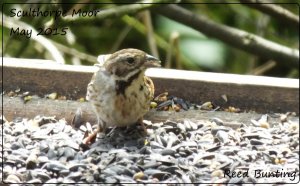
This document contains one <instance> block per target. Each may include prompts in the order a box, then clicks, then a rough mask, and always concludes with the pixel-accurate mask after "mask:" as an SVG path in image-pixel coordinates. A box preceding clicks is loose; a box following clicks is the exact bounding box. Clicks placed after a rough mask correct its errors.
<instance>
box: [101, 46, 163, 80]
mask: <svg viewBox="0 0 300 186" xmlns="http://www.w3.org/2000/svg"><path fill="white" fill-rule="evenodd" d="M160 63H161V62H160V60H158V59H157V58H155V57H153V56H151V55H148V54H146V53H145V52H143V51H141V50H138V49H132V48H130V49H123V50H119V51H117V52H115V53H113V54H111V55H110V56H109V57H108V58H107V59H106V60H105V62H104V63H103V67H104V68H105V69H106V70H107V71H108V72H109V73H110V74H112V75H114V76H115V78H116V79H118V80H124V81H126V80H128V79H129V78H130V77H131V76H133V75H136V74H139V73H141V72H142V73H144V72H145V70H146V69H147V68H149V67H160Z"/></svg>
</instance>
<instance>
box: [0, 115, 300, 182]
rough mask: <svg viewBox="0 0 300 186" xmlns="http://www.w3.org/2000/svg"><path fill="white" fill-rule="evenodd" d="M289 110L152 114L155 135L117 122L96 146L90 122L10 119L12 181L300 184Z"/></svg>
mask: <svg viewBox="0 0 300 186" xmlns="http://www.w3.org/2000/svg"><path fill="white" fill-rule="evenodd" d="M283 116H284V115H281V117H280V115H278V118H276V122H272V123H269V121H268V118H269V117H271V116H270V115H263V116H262V117H261V118H256V119H255V120H254V119H253V120H250V121H249V122H248V123H241V124H240V127H239V128H237V129H233V128H229V127H227V126H225V125H223V124H224V123H223V121H222V118H212V119H210V120H203V121H191V120H187V119H183V120H182V121H180V122H174V121H165V122H161V123H151V122H150V121H144V122H145V125H146V127H147V132H148V134H147V135H145V134H143V132H141V129H140V127H139V126H133V127H129V128H115V129H110V130H109V131H107V134H98V136H97V139H96V141H95V142H94V143H92V144H91V145H89V146H87V145H83V144H82V140H83V138H84V135H85V133H86V131H91V130H93V128H94V127H92V126H91V125H90V124H89V123H86V124H85V125H84V126H81V127H80V128H79V129H74V128H72V127H71V126H70V125H68V123H67V122H66V121H65V120H63V119H61V120H57V119H55V118H53V117H40V116H37V117H35V118H34V119H26V118H18V119H15V120H14V121H11V122H8V121H6V120H5V119H4V118H2V119H1V123H2V126H3V127H2V129H1V130H3V131H1V133H2V132H3V134H4V136H3V140H4V141H3V147H2V148H3V154H1V158H2V161H3V170H1V171H3V176H4V177H3V180H4V181H5V182H8V183H57V184H59V183H66V184H72V183H111V184H115V183H165V184H167V183H181V184H184V183H296V182H298V181H299V118H298V117H292V119H290V117H283ZM272 117H275V116H272ZM1 153H2V152H1ZM1 169H2V168H1Z"/></svg>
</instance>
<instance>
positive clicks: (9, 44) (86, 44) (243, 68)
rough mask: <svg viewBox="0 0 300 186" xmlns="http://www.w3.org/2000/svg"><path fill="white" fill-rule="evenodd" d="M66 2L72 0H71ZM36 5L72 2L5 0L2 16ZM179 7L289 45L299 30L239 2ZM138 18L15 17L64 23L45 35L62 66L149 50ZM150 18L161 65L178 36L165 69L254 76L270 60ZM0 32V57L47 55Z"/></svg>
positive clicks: (291, 71)
mask: <svg viewBox="0 0 300 186" xmlns="http://www.w3.org/2000/svg"><path fill="white" fill-rule="evenodd" d="M72 2H73V3H76V2H78V1H77V0H73V1H72ZM99 2H100V1H99ZM187 2H189V1H187ZM204 2H207V3H212V2H214V3H217V2H219V1H217V0H215V1H208V0H207V1H204ZM279 2H280V1H279ZM282 2H284V1H282ZM70 3H71V2H70ZM37 6H38V7H39V8H40V9H41V10H57V9H62V10H65V11H68V10H70V9H71V8H72V7H74V4H41V5H35V4H6V5H5V8H4V12H3V14H4V15H5V16H7V17H9V15H10V12H9V10H10V9H12V8H17V9H20V10H26V9H28V8H29V7H37ZM115 6H120V4H118V5H116V4H86V5H81V9H82V10H100V11H101V10H106V9H109V8H113V7H115ZM181 6H182V7H184V8H186V9H188V10H190V11H192V12H194V13H196V14H198V15H200V16H202V15H203V16H205V17H208V18H209V19H212V20H214V21H216V22H218V23H220V24H224V25H227V26H230V27H235V28H238V29H241V30H245V31H247V32H250V33H254V34H256V35H258V36H261V37H263V38H266V39H268V40H271V41H274V42H277V43H280V44H282V45H285V46H288V47H290V48H297V49H299V29H298V30H296V29H294V28H291V27H289V26H287V25H285V24H283V23H282V22H280V21H278V20H276V19H274V18H272V17H270V16H269V15H266V14H263V13H261V12H259V11H257V10H255V9H252V8H250V7H248V6H244V5H241V4H182V5H181ZM282 7H284V8H286V9H287V10H290V11H291V12H293V13H294V14H297V15H299V6H297V5H295V4H284V5H282ZM152 10H155V8H153V9H152ZM143 16H144V14H143V13H141V12H140V13H136V14H131V15H125V16H119V17H112V18H107V19H103V20H99V19H89V20H88V21H86V20H79V19H78V20H70V21H62V20H56V21H55V20H53V19H51V18H50V17H45V18H43V17H36V18H32V17H21V18H19V19H17V21H19V22H23V23H26V24H28V25H30V26H31V27H33V28H35V29H39V28H44V29H45V28H49V27H50V28H57V29H61V28H64V27H67V28H68V30H67V34H66V35H49V36H45V37H46V38H48V39H49V40H50V41H52V42H54V45H55V46H57V47H58V49H59V51H61V52H62V53H63V57H64V59H65V60H66V62H67V63H68V64H82V65H92V64H93V62H94V63H96V61H93V59H96V57H97V56H98V55H100V54H107V53H112V52H114V51H116V50H119V49H122V48H138V49H141V50H144V51H146V52H148V53H151V50H150V48H149V43H148V40H147V34H146V32H147V30H148V28H147V26H146V24H145V22H144V17H143ZM11 19H12V18H11ZM61 21H62V22H61ZM151 21H152V24H153V29H154V34H155V35H156V38H155V41H156V44H157V48H158V53H159V58H160V59H161V60H162V61H163V64H164V65H166V61H167V58H168V50H167V49H166V47H167V46H169V45H172V41H171V40H172V34H173V35H174V34H175V35H176V36H177V39H178V40H177V41H176V42H175V44H174V46H173V47H174V50H173V52H174V53H178V54H175V55H174V56H172V57H171V59H170V60H171V61H170V64H169V66H168V67H171V68H182V69H187V70H202V71H213V72H226V73H237V74H259V73H256V72H257V71H258V69H260V68H261V67H262V66H263V65H264V64H266V63H270V64H272V62H270V61H269V60H268V59H262V58H259V57H257V56H254V55H252V54H248V53H246V52H244V51H242V50H239V49H236V48H233V47H230V46H228V45H227V44H226V43H223V42H222V41H219V40H217V39H215V38H210V37H206V36H205V35H204V34H202V33H200V32H198V31H196V30H194V29H192V28H190V27H188V26H186V25H182V24H180V23H177V22H175V21H173V20H170V19H168V18H165V17H163V16H161V15H159V14H156V13H155V11H151ZM129 23H132V24H129ZM2 32H3V42H4V45H3V46H4V47H3V51H2V52H3V56H5V57H17V58H33V59H52V58H51V56H50V55H49V51H47V50H46V49H45V48H44V47H43V46H42V45H41V44H40V43H39V42H36V41H35V40H33V39H32V38H31V39H24V37H22V36H10V28H8V27H6V26H4V29H3V30H2V29H1V33H2ZM71 49H73V50H71ZM175 49H176V50H175ZM81 53H82V54H85V55H88V56H90V57H91V58H89V59H90V60H87V58H85V57H80V56H79V54H81ZM178 56H179V57H178ZM93 57H94V58H93ZM259 75H267V76H278V77H293V78H299V70H298V69H295V68H293V67H288V66H282V65H280V64H275V65H273V66H272V68H270V69H267V70H265V71H264V72H263V73H262V74H259Z"/></svg>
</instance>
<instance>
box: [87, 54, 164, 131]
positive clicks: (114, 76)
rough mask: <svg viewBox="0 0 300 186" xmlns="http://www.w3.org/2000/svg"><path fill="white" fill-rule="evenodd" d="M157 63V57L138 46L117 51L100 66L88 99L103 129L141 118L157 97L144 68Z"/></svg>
mask: <svg viewBox="0 0 300 186" xmlns="http://www.w3.org/2000/svg"><path fill="white" fill-rule="evenodd" d="M158 66H160V61H159V60H158V59H156V58H154V57H152V56H150V55H147V54H146V53H145V52H143V51H141V50H137V49H123V50H120V51H117V52H115V53H113V54H111V55H110V56H109V57H108V59H106V60H105V61H104V62H103V64H101V65H99V70H98V71H97V72H95V74H94V75H93V77H92V80H91V82H90V83H89V85H88V87H87V96H86V99H87V100H89V101H90V102H91V104H92V105H93V107H94V110H95V113H96V115H97V118H98V123H99V126H100V128H101V131H104V130H105V129H106V128H107V127H115V126H117V127H122V126H130V125H132V124H135V123H137V122H140V121H141V120H142V118H143V116H144V115H145V114H146V112H147V111H148V110H149V105H150V101H151V99H153V96H154V85H153V82H152V80H151V79H150V78H149V77H146V76H145V71H146V69H147V68H148V67H158Z"/></svg>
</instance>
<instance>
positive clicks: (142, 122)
mask: <svg viewBox="0 0 300 186" xmlns="http://www.w3.org/2000/svg"><path fill="white" fill-rule="evenodd" d="M143 120H144V118H143V117H141V118H139V119H138V121H137V124H140V125H141V126H142V129H143V132H144V133H145V134H147V128H146V126H145V124H144V121H143Z"/></svg>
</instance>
